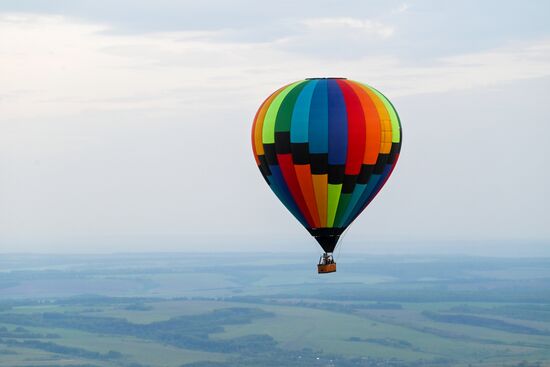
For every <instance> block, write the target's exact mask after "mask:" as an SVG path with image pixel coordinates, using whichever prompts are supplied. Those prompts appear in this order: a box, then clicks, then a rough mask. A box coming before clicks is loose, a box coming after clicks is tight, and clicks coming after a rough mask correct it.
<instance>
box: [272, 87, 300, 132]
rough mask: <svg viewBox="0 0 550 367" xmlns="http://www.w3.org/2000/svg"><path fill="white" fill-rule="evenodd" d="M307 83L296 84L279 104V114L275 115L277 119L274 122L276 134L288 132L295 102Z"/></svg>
mask: <svg viewBox="0 0 550 367" xmlns="http://www.w3.org/2000/svg"><path fill="white" fill-rule="evenodd" d="M307 83H308V82H307V81H303V82H301V83H300V84H296V86H295V87H294V88H293V89H292V90H291V91H290V92H288V94H287V96H286V98H285V99H284V100H283V101H282V102H281V106H280V107H279V112H278V113H277V118H276V120H275V131H276V132H282V131H290V122H291V120H292V112H293V111H294V106H295V105H296V100H297V99H298V96H299V95H300V93H301V92H302V89H304V87H305V86H306V84H307Z"/></svg>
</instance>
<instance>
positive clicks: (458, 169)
mask: <svg viewBox="0 0 550 367" xmlns="http://www.w3.org/2000/svg"><path fill="white" fill-rule="evenodd" d="M548 14H550V2H548V1H515V2H513V1H478V0H476V1H378V2H373V1H364V0H357V1H347V2H344V1H327V2H322V1H288V2H286V1H277V2H261V1H218V2H214V1H167V0H155V1H135V0H134V1H116V2H113V1H98V0H94V1H73V0H65V1H63V0H61V1H60V0H56V1H53V0H52V1H47V0H36V1H25V0H18V1H0V252H110V251H132V250H136V251H176V250H182V251H186V250H191V249H193V250H197V251H220V250H235V249H237V250H254V251H277V250H279V249H284V250H296V251H310V252H312V253H317V252H320V248H317V247H316V244H315V242H314V241H313V240H312V239H311V238H310V237H309V235H308V233H307V232H306V231H305V230H304V229H303V228H302V227H301V226H300V225H299V223H298V222H297V221H296V220H295V219H294V218H293V217H292V216H291V215H290V214H289V213H288V212H287V211H286V209H285V208H284V207H283V206H282V204H280V203H279V201H278V200H277V199H276V197H275V196H274V195H273V194H272V192H271V191H270V190H269V188H268V187H267V185H265V182H264V180H263V178H262V177H261V175H260V173H259V171H258V170H257V167H256V165H255V162H254V158H253V155H252V151H251V146H250V128H251V124H252V119H253V117H254V114H255V112H256V109H257V108H258V107H259V105H260V103H261V102H262V101H263V100H264V99H265V98H266V97H267V96H268V95H269V94H270V93H271V92H273V91H274V90H275V89H277V88H278V87H280V86H282V85H284V84H286V83H289V82H292V81H295V80H299V79H303V78H306V77H315V76H344V77H348V78H350V79H354V80H358V81H363V82H366V83H369V84H370V85H373V86H374V87H376V88H378V89H379V90H381V91H382V92H383V93H384V94H385V95H386V96H388V98H390V100H391V101H392V102H393V103H394V105H395V107H396V109H397V110H398V112H399V113H400V116H401V120H402V124H403V136H404V138H403V148H402V154H401V158H400V161H399V163H398V165H397V167H396V169H395V171H394V174H393V176H392V177H391V179H390V180H389V182H388V184H387V185H386V186H385V188H384V189H383V190H382V192H381V193H380V194H379V195H378V197H377V198H376V199H375V201H374V202H373V203H372V204H371V205H370V206H369V207H368V208H367V210H366V211H365V212H364V213H363V214H362V215H361V217H360V218H359V219H358V220H357V221H356V222H355V223H354V224H353V225H352V226H351V228H350V230H349V231H348V232H347V234H346V236H345V238H344V242H343V250H342V251H344V252H346V251H347V252H353V251H372V252H378V253H385V252H388V253H392V252H412V253H414V252H416V251H418V252H433V251H436V252H437V251H441V252H446V253H470V252H471V253H474V254H499V253H500V252H501V249H502V248H504V247H506V248H507V249H508V250H510V249H512V250H510V251H512V252H511V253H518V254H537V253H542V252H544V251H546V250H549V248H550V214H549V212H548V210H549V209H548V208H549V207H550V189H549V187H550V173H549V165H550V158H549V157H550V147H549V144H548V142H547V136H548V134H549V133H550V126H549V120H548V116H549V115H550V98H549V97H550V93H549V92H550V23H549V22H548V20H547V17H548ZM510 251H509V253H510Z"/></svg>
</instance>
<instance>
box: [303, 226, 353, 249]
mask: <svg viewBox="0 0 550 367" xmlns="http://www.w3.org/2000/svg"><path fill="white" fill-rule="evenodd" d="M308 231H309V233H310V234H311V235H312V236H313V237H315V239H316V240H317V242H319V245H321V247H322V248H323V250H324V251H325V252H327V253H331V252H333V251H334V248H335V247H336V244H337V243H338V240H339V239H340V235H341V234H342V232H344V228H310V229H308Z"/></svg>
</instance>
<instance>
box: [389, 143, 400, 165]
mask: <svg viewBox="0 0 550 367" xmlns="http://www.w3.org/2000/svg"><path fill="white" fill-rule="evenodd" d="M399 150H401V143H392V145H391V150H390V156H389V158H388V162H387V163H388V164H394V163H395V158H396V157H397V155H398V154H399Z"/></svg>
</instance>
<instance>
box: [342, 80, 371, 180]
mask: <svg viewBox="0 0 550 367" xmlns="http://www.w3.org/2000/svg"><path fill="white" fill-rule="evenodd" d="M337 83H338V85H339V86H340V89H341V90H342V94H343V95H344V100H345V101H346V111H347V114H348V152H347V159H346V170H345V173H346V175H358V174H359V171H361V164H362V163H363V157H364V155H365V139H366V131H365V115H364V114H363V107H362V106H361V102H360V100H359V97H358V96H357V94H355V92H354V91H353V88H352V87H351V86H349V85H348V84H347V82H346V81H344V80H337Z"/></svg>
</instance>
